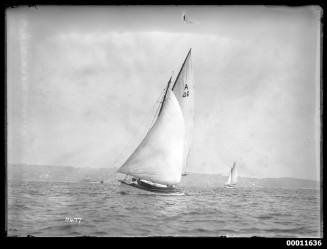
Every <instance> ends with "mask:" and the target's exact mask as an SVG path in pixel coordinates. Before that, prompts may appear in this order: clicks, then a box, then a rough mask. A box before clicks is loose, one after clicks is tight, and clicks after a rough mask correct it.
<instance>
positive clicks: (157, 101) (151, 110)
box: [113, 89, 165, 166]
mask: <svg viewBox="0 0 327 249" xmlns="http://www.w3.org/2000/svg"><path fill="white" fill-rule="evenodd" d="M164 91H165V89H164V90H163V91H161V93H160V95H159V97H158V98H157V99H156V101H155V104H154V106H156V105H157V104H158V103H159V101H160V99H161V98H162V95H163V94H164ZM157 109H158V107H157ZM151 112H153V107H152V108H151V109H150V110H149V111H148V112H147V113H146V115H145V117H144V119H143V120H142V122H141V123H140V124H139V125H138V126H137V128H138V130H139V128H140V127H141V125H143V124H144V122H145V121H146V120H147V119H148V117H149V116H150V114H151ZM156 113H157V111H156ZM156 113H155V114H156ZM154 117H155V118H156V115H154ZM153 121H154V118H153V119H152V120H151V123H152V122H153ZM133 140H134V136H132V137H131V138H130V139H129V140H128V142H127V144H126V145H125V146H124V147H123V148H122V150H121V152H120V153H119V154H118V156H117V158H116V159H115V160H114V162H113V165H115V166H116V164H117V163H118V160H119V159H120V158H121V157H122V155H123V153H124V152H125V151H126V149H127V147H128V146H130V145H131V143H132V142H133Z"/></svg>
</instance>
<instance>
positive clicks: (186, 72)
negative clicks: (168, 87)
mask: <svg viewBox="0 0 327 249" xmlns="http://www.w3.org/2000/svg"><path fill="white" fill-rule="evenodd" d="M193 87H194V79H193V70H192V59H191V49H190V51H189V52H188V54H187V56H186V58H185V61H184V63H183V65H182V67H181V69H180V71H179V73H178V75H177V77H176V80H175V83H174V84H173V86H172V90H173V92H174V94H175V95H176V98H177V100H178V102H179V104H180V106H181V109H182V111H183V116H184V120H185V146H184V155H183V172H185V169H186V166H187V162H188V157H189V152H190V147H191V142H192V129H193V123H194V121H193V116H194V91H193Z"/></svg>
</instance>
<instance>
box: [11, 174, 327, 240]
mask: <svg viewBox="0 0 327 249" xmlns="http://www.w3.org/2000/svg"><path fill="white" fill-rule="evenodd" d="M181 189H182V190H183V191H184V192H185V195H183V196H165V195H156V194H149V192H146V191H143V190H138V189H135V188H133V187H129V186H124V185H122V184H120V183H119V182H118V180H117V179H116V178H112V179H111V180H110V181H105V182H104V183H103V184H101V183H97V182H94V183H90V182H36V181H35V182H33V181H30V182H26V181H25V182H22V181H9V183H8V203H7V207H8V212H7V214H8V220H7V225H8V227H7V229H8V236H28V235H32V236H60V237H61V236H108V237H117V236H118V237H126V236H132V237H139V236H197V237H198V236H206V237H207V236H209V237H216V236H227V237H251V236H259V237H312V238H318V237H321V233H322V231H321V225H320V220H321V217H320V193H319V190H316V189H282V188H257V187H247V188H246V187H237V188H234V189H227V188H223V186H218V187H216V188H209V187H207V186H202V187H194V186H191V187H189V186H187V185H185V186H183V185H182V186H181ZM74 218H76V219H74Z"/></svg>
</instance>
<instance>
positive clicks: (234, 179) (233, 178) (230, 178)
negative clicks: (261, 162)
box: [225, 163, 237, 185]
mask: <svg viewBox="0 0 327 249" xmlns="http://www.w3.org/2000/svg"><path fill="white" fill-rule="evenodd" d="M236 183H237V171H236V163H234V165H233V167H232V168H231V170H230V174H229V176H228V180H227V182H226V183H225V185H235V184H236Z"/></svg>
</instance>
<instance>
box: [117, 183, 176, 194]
mask: <svg viewBox="0 0 327 249" xmlns="http://www.w3.org/2000/svg"><path fill="white" fill-rule="evenodd" d="M119 181H120V182H121V183H123V184H126V185H128V186H131V187H135V188H139V189H142V190H145V191H150V192H154V193H161V194H181V193H182V192H181V191H180V190H178V189H176V188H160V187H156V186H153V185H150V184H146V185H145V184H144V185H143V184H142V185H141V184H138V183H129V182H126V181H124V180H119Z"/></svg>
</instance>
